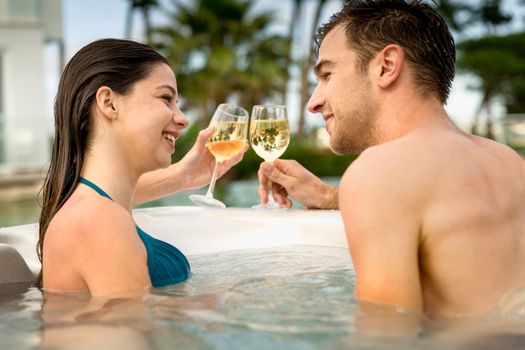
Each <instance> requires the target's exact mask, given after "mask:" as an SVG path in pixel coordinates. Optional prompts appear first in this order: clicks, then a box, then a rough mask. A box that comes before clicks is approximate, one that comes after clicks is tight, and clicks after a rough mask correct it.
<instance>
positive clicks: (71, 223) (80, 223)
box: [46, 196, 134, 246]
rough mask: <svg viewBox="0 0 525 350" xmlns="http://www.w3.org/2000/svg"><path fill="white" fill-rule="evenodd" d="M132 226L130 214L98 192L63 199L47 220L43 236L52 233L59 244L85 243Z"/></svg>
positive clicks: (114, 235)
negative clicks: (46, 227)
mask: <svg viewBox="0 0 525 350" xmlns="http://www.w3.org/2000/svg"><path fill="white" fill-rule="evenodd" d="M132 229H134V222H133V218H132V216H131V214H130V213H129V212H128V211H127V210H126V209H125V208H124V207H122V206H121V205H120V204H118V203H116V202H114V201H112V200H110V199H108V198H105V197H102V196H82V197H72V198H70V199H69V200H68V201H66V203H65V204H64V205H63V206H62V208H60V209H59V211H58V212H57V213H56V214H55V216H54V217H53V219H52V220H51V222H50V224H49V227H48V230H47V233H46V237H48V236H49V237H50V238H51V237H52V236H54V238H56V239H58V240H60V241H61V245H62V246H65V245H69V244H72V245H76V244H79V243H80V244H89V243H90V242H91V241H92V240H94V241H95V242H101V241H106V242H107V240H111V239H118V236H120V235H122V234H124V233H126V232H127V231H129V230H132ZM68 243H69V244H68Z"/></svg>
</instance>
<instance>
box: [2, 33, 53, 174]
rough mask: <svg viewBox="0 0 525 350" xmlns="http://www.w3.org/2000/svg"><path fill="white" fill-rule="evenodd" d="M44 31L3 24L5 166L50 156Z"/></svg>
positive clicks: (31, 163) (35, 163)
mask: <svg viewBox="0 0 525 350" xmlns="http://www.w3.org/2000/svg"><path fill="white" fill-rule="evenodd" d="M43 35H44V34H43V31H42V30H41V29H40V28H38V27H36V26H35V27H34V28H31V27H29V28H28V26H24V27H22V26H20V27H19V26H14V25H13V26H3V27H0V54H1V55H2V64H3V67H2V70H3V74H2V76H3V79H4V81H3V82H2V84H3V93H4V96H3V102H4V103H3V105H4V111H3V112H4V116H3V119H4V120H3V133H4V135H3V139H4V149H5V164H4V167H5V166H6V165H7V166H11V167H20V166H31V167H33V166H42V165H44V164H45V163H46V162H47V160H48V158H49V137H50V130H49V129H50V127H49V126H50V123H51V122H50V111H47V110H46V106H45V92H44V71H43V67H44V62H43V59H44V58H43V44H44V37H43Z"/></svg>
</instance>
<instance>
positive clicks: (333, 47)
mask: <svg viewBox="0 0 525 350" xmlns="http://www.w3.org/2000/svg"><path fill="white" fill-rule="evenodd" d="M345 53H346V54H348V53H350V48H349V47H348V44H347V38H346V32H345V26H343V25H338V26H336V27H334V28H333V29H332V30H331V31H329V32H328V33H327V34H326V36H325V37H324V39H323V41H322V42H321V46H319V54H318V59H317V63H320V62H323V61H335V60H336V58H337V57H339V56H340V55H341V54H345Z"/></svg>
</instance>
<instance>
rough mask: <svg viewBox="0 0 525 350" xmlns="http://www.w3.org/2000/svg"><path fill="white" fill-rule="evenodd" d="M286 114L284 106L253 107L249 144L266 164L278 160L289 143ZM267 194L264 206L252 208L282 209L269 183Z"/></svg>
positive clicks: (259, 205) (288, 127)
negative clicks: (266, 201) (274, 197)
mask: <svg viewBox="0 0 525 350" xmlns="http://www.w3.org/2000/svg"><path fill="white" fill-rule="evenodd" d="M286 114H287V112H286V106H281V105H256V106H253V110H252V115H251V118H250V144H251V146H252V148H253V150H254V151H255V153H257V155H258V156H259V157H261V158H262V159H264V160H265V161H267V162H272V161H274V160H276V159H277V158H279V157H280V156H281V155H282V154H283V153H284V151H286V148H287V147H288V144H289V143H290V126H289V125H288V118H287V116H286ZM268 194H269V195H268V197H269V198H268V203H267V204H266V205H262V204H258V205H255V206H253V207H252V208H256V209H264V208H267V209H278V208H282V207H281V206H280V205H279V204H277V203H276V202H275V201H274V199H273V196H272V187H271V183H269V191H268Z"/></svg>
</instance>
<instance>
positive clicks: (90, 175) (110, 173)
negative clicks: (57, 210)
mask: <svg viewBox="0 0 525 350" xmlns="http://www.w3.org/2000/svg"><path fill="white" fill-rule="evenodd" d="M117 153H118V152H115V151H107V149H105V150H104V151H102V150H99V149H97V148H96V147H93V149H91V150H90V151H89V152H88V153H87V154H86V156H85V159H84V165H83V167H82V172H81V176H82V177H84V178H85V179H87V180H89V181H91V182H93V183H95V184H96V185H97V186H99V187H100V188H101V189H103V190H104V191H105V192H107V194H108V195H109V196H110V197H111V198H112V199H113V200H114V201H116V202H117V203H119V204H121V205H122V206H124V207H125V208H126V209H129V210H131V206H132V203H133V197H134V194H135V188H136V186H137V181H138V179H139V177H140V175H141V174H140V173H139V172H138V171H137V170H136V169H132V167H131V166H130V163H129V162H127V161H126V160H125V158H124V157H123V156H122V155H119V154H117Z"/></svg>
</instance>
